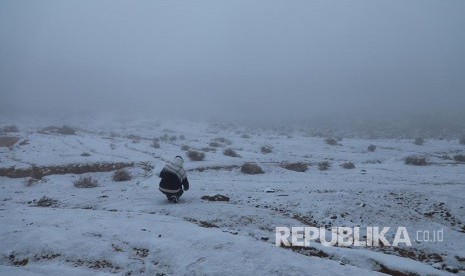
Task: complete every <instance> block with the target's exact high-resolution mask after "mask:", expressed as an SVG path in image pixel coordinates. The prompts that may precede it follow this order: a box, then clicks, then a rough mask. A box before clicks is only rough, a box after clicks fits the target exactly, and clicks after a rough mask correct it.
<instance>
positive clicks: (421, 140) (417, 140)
mask: <svg viewBox="0 0 465 276" xmlns="http://www.w3.org/2000/svg"><path fill="white" fill-rule="evenodd" d="M413 143H414V144H415V145H417V146H422V145H423V143H425V140H424V139H423V138H415V141H414V142H413Z"/></svg>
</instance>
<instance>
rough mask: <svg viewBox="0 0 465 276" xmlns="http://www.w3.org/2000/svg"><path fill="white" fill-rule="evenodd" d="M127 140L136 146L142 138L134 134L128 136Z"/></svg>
mask: <svg viewBox="0 0 465 276" xmlns="http://www.w3.org/2000/svg"><path fill="white" fill-rule="evenodd" d="M127 138H128V139H131V140H132V142H133V143H135V144H137V143H140V141H141V140H142V137H141V136H140V135H135V134H130V135H128V137H127Z"/></svg>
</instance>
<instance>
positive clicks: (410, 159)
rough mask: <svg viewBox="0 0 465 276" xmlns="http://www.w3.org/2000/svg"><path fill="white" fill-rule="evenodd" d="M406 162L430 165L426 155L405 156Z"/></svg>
mask: <svg viewBox="0 0 465 276" xmlns="http://www.w3.org/2000/svg"><path fill="white" fill-rule="evenodd" d="M405 164H406V165H414V166H426V165H428V162H427V160H426V157H422V156H415V155H411V156H407V157H406V158H405Z"/></svg>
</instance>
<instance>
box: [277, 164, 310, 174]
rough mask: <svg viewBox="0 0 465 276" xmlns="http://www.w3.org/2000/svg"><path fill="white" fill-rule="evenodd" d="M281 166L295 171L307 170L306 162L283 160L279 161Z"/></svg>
mask: <svg viewBox="0 0 465 276" xmlns="http://www.w3.org/2000/svg"><path fill="white" fill-rule="evenodd" d="M281 167H282V168H284V169H286V170H290V171H295V172H306V171H307V170H308V164H307V163H302V162H297V163H287V162H283V163H281Z"/></svg>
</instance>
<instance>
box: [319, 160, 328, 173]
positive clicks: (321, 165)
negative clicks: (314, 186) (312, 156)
mask: <svg viewBox="0 0 465 276" xmlns="http://www.w3.org/2000/svg"><path fill="white" fill-rule="evenodd" d="M317 165H318V169H319V170H320V171H326V170H328V169H329V168H330V167H331V163H329V161H321V162H318V163H317Z"/></svg>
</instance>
